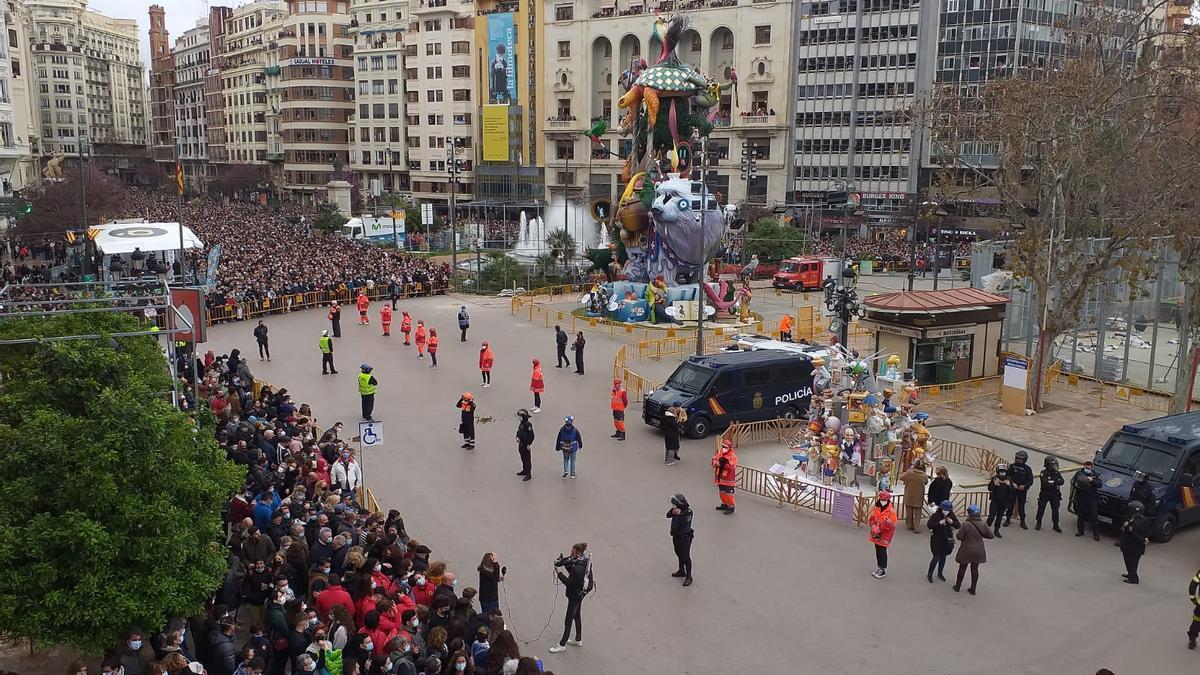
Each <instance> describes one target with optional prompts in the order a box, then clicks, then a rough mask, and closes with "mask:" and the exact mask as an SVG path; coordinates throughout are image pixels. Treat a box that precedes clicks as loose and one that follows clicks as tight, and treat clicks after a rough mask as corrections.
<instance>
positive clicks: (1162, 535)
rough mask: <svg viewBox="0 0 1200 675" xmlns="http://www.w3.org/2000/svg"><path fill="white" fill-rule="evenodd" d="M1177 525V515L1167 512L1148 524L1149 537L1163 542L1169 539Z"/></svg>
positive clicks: (1173, 534) (1160, 542)
mask: <svg viewBox="0 0 1200 675" xmlns="http://www.w3.org/2000/svg"><path fill="white" fill-rule="evenodd" d="M1178 527H1179V516H1176V515H1175V514H1174V513H1167V514H1164V515H1161V516H1159V517H1157V518H1155V519H1154V523H1153V524H1152V525H1151V526H1150V539H1152V540H1154V541H1155V542H1158V543H1159V544H1165V543H1167V542H1168V541H1171V538H1172V537H1174V536H1175V530H1176V529H1178Z"/></svg>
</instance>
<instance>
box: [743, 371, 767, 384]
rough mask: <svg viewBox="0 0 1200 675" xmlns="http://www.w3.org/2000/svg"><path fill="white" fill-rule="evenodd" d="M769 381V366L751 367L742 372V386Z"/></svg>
mask: <svg viewBox="0 0 1200 675" xmlns="http://www.w3.org/2000/svg"><path fill="white" fill-rule="evenodd" d="M770 382H771V369H770V368H753V369H750V370H747V371H745V372H744V373H742V386H744V387H747V388H749V387H758V386H762V385H764V384H768V383H770Z"/></svg>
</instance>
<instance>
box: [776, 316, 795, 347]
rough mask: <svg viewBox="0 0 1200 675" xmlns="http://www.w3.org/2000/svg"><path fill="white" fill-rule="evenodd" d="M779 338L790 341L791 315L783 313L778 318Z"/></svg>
mask: <svg viewBox="0 0 1200 675" xmlns="http://www.w3.org/2000/svg"><path fill="white" fill-rule="evenodd" d="M779 339H780V340H782V341H783V342H791V341H792V315H791V314H784V315H783V316H782V317H780V319H779Z"/></svg>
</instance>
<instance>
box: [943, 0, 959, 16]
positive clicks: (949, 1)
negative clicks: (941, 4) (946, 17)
mask: <svg viewBox="0 0 1200 675" xmlns="http://www.w3.org/2000/svg"><path fill="white" fill-rule="evenodd" d="M957 11H958V0H946V13H947V14H952V13H954V12H957Z"/></svg>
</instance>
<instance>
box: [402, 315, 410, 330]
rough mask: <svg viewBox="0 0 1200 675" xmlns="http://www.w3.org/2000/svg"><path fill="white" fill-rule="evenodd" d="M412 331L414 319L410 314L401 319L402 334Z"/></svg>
mask: <svg viewBox="0 0 1200 675" xmlns="http://www.w3.org/2000/svg"><path fill="white" fill-rule="evenodd" d="M411 330H412V317H411V316H409V315H408V314H405V315H404V316H402V317H400V332H401V333H407V332H409V331H411Z"/></svg>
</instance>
